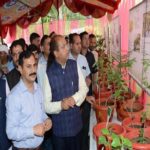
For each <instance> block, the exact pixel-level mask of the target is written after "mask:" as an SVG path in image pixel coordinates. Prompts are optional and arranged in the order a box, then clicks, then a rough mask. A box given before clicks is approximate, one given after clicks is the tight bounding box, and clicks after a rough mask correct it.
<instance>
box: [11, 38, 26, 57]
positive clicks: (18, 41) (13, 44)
mask: <svg viewBox="0 0 150 150" xmlns="http://www.w3.org/2000/svg"><path fill="white" fill-rule="evenodd" d="M17 45H20V46H21V48H22V50H24V48H23V45H22V44H21V42H20V40H15V41H13V42H12V44H11V46H10V53H11V54H12V49H13V48H14V47H16V46H17Z"/></svg>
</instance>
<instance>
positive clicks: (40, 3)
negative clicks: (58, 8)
mask: <svg viewBox="0 0 150 150" xmlns="http://www.w3.org/2000/svg"><path fill="white" fill-rule="evenodd" d="M41 4H42V1H41V0H40V5H41ZM41 23H42V33H43V35H44V24H43V19H42V17H41Z"/></svg>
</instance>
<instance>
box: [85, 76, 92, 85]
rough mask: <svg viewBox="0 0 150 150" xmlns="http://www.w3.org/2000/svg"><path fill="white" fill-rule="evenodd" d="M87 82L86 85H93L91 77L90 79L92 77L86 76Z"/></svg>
mask: <svg viewBox="0 0 150 150" xmlns="http://www.w3.org/2000/svg"><path fill="white" fill-rule="evenodd" d="M85 82H86V85H87V86H88V87H89V86H90V85H91V79H90V77H86V78H85Z"/></svg>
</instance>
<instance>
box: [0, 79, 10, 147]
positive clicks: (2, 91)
mask: <svg viewBox="0 0 150 150" xmlns="http://www.w3.org/2000/svg"><path fill="white" fill-rule="evenodd" d="M5 101H6V81H5V80H4V79H2V78H1V77H0V150H8V149H9V147H10V146H11V142H10V141H9V140H8V138H7V135H6V107H5Z"/></svg>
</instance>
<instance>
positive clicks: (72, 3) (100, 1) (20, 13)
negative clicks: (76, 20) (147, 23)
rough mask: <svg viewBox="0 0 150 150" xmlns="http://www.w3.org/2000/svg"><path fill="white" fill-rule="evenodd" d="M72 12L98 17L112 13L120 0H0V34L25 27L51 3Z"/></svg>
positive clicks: (45, 13)
mask: <svg viewBox="0 0 150 150" xmlns="http://www.w3.org/2000/svg"><path fill="white" fill-rule="evenodd" d="M63 1H64V3H65V5H66V6H67V7H68V8H69V9H70V10H71V11H72V12H74V13H77V12H79V13H81V14H82V15H84V16H89V15H91V16H92V17H94V18H100V17H102V16H104V15H105V14H106V12H108V13H111V14H112V13H114V11H115V10H116V9H117V8H118V5H119V3H120V1H121V0H40V1H39V0H38V1H37V0H32V1H31V0H1V1H0V35H1V37H2V38H5V36H6V34H7V32H8V30H9V31H10V34H14V33H15V32H16V30H15V26H16V25H19V26H20V27H22V28H27V27H28V26H29V25H30V24H31V23H34V22H36V21H37V20H38V19H39V18H40V17H44V16H46V15H47V13H48V12H49V10H50V8H51V6H52V4H54V6H55V7H56V8H57V9H59V7H60V6H61V5H62V4H63Z"/></svg>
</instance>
